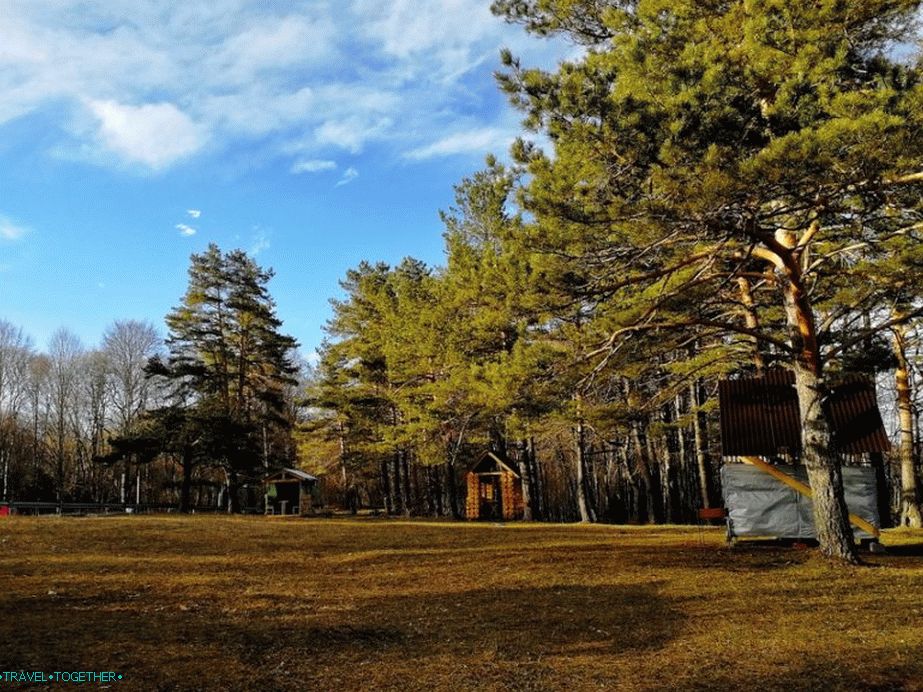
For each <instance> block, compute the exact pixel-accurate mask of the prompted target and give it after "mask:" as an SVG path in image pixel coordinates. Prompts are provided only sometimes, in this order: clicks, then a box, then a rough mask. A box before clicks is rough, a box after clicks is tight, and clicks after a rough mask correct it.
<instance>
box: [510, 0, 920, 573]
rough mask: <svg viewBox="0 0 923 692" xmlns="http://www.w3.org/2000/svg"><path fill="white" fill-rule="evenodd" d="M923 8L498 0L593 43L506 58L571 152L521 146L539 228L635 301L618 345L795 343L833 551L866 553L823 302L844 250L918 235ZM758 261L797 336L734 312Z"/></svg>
mask: <svg viewBox="0 0 923 692" xmlns="http://www.w3.org/2000/svg"><path fill="white" fill-rule="evenodd" d="M918 4H919V3H918V2H914V1H910V0H906V1H903V2H894V1H891V2H886V1H884V0H880V1H875V2H866V1H863V2H859V1H858V0H854V1H849V2H837V3H832V2H831V3H826V2H825V3H813V4H802V5H792V4H791V3H788V2H783V1H782V0H763V1H761V2H756V3H754V2H749V1H745V0H737V1H735V2H727V3H711V2H706V3H703V2H698V1H693V0H681V1H679V2H677V1H674V0H670V1H667V0H637V1H636V2H612V3H587V2H577V3H572V2H569V1H567V2H565V1H564V0H534V1H532V2H529V1H526V2H505V1H503V0H501V1H500V2H497V3H495V5H494V9H495V11H497V12H499V13H501V14H504V15H505V16H506V18H507V19H508V20H510V21H515V22H520V23H523V24H525V25H526V27H527V28H528V29H530V30H532V31H535V32H537V33H539V34H548V33H560V34H563V35H565V36H569V37H571V38H574V39H575V40H578V41H581V42H583V43H587V44H589V45H591V46H592V49H591V50H589V51H588V52H587V53H586V54H585V55H584V57H582V58H581V59H579V60H577V61H575V62H570V63H564V64H562V65H561V66H560V67H559V69H558V70H557V71H556V72H553V73H549V72H542V71H540V70H529V69H523V68H522V67H521V66H520V65H519V63H518V62H517V61H516V60H515V59H514V58H513V57H512V56H511V55H510V54H509V53H506V54H504V61H505V63H506V66H507V71H506V72H505V73H504V74H501V75H500V83H501V86H502V87H503V88H504V89H505V90H506V91H507V92H508V93H509V94H510V96H511V98H512V100H513V103H514V104H516V105H517V106H519V107H520V108H521V109H522V110H523V111H524V112H525V113H526V124H527V126H530V127H532V128H534V129H536V130H542V131H544V132H545V133H546V134H547V135H548V137H549V138H550V140H551V142H552V144H553V146H554V157H553V158H552V157H550V156H546V155H544V154H542V153H541V152H540V151H538V150H536V149H535V148H534V147H530V146H527V145H524V144H520V145H518V146H517V147H516V148H515V150H514V154H515V155H516V157H517V160H518V161H519V162H520V163H521V164H522V165H524V166H527V168H528V171H529V173H530V175H531V178H530V181H529V184H528V185H527V186H526V187H525V188H524V190H523V194H522V202H523V204H524V206H525V209H526V211H528V212H530V213H531V214H533V215H534V216H535V218H536V221H537V228H538V229H540V230H539V235H538V237H536V238H535V246H536V248H537V249H542V250H545V251H547V252H548V254H550V255H553V256H554V257H556V258H558V261H559V262H561V263H564V264H565V265H569V266H570V267H572V269H571V273H572V275H573V276H574V279H575V281H574V293H575V294H576V295H582V296H583V299H584V300H590V299H592V300H596V301H611V300H613V299H615V298H619V299H621V300H622V302H623V304H624V305H625V306H627V308H628V310H626V312H627V313H630V312H631V311H632V310H633V311H634V315H629V314H626V315H625V317H626V319H625V320H624V321H622V322H621V323H619V324H613V325H612V330H611V332H610V335H609V337H608V339H606V340H605V341H604V343H603V344H602V350H601V353H603V354H605V353H607V352H610V351H612V350H615V349H619V348H620V344H621V343H622V342H623V341H624V340H625V339H626V338H632V337H634V336H635V335H637V334H638V333H640V332H642V331H644V332H651V331H658V330H663V329H677V328H684V329H688V328H696V329H701V328H704V329H706V330H707V331H710V332H711V333H715V334H718V333H729V332H736V333H739V334H743V335H747V336H750V337H757V338H759V339H760V340H762V341H763V342H764V343H767V344H770V345H771V346H772V347H773V348H774V349H777V350H778V351H779V352H780V353H786V354H788V358H787V360H788V364H789V366H790V367H791V368H792V370H793V371H794V373H795V376H796V388H797V390H798V398H799V405H800V410H801V419H802V430H803V439H802V460H803V462H804V463H805V466H806V468H807V470H808V475H809V479H810V482H811V486H812V488H813V490H814V510H815V523H816V526H817V532H818V538H819V541H820V544H821V549H822V551H823V552H824V553H825V554H827V555H830V556H833V557H837V558H840V559H842V560H845V561H849V562H852V561H855V560H856V553H855V548H854V546H853V541H852V532H851V530H850V529H849V525H848V522H847V514H846V507H845V502H844V500H843V491H842V478H841V474H840V468H839V463H838V459H837V457H836V454H835V451H834V450H833V447H832V444H831V434H830V427H829V424H828V422H827V420H826V418H825V416H824V413H823V409H822V406H821V402H822V400H823V398H824V396H825V394H826V392H827V387H828V385H827V382H826V375H827V371H826V363H825V359H824V354H823V353H822V351H821V347H822V345H823V342H822V340H821V339H820V329H819V325H818V319H817V311H816V305H815V302H814V296H815V295H816V293H817V291H818V290H820V291H821V292H824V291H826V284H825V273H824V272H823V271H819V270H820V269H822V268H824V266H825V265H826V263H828V262H830V261H832V260H833V259H834V258H835V257H837V256H838V255H839V254H841V253H843V252H845V251H847V248H850V247H851V246H853V245H854V244H855V243H857V242H871V243H874V242H876V241H878V240H880V239H881V238H883V237H884V236H886V235H888V234H891V233H894V232H895V231H899V230H903V231H905V232H906V231H907V230H908V228H909V225H908V223H907V221H908V218H909V217H913V216H915V215H917V212H918V205H919V197H918V195H917V196H916V200H906V201H905V202H904V204H905V206H904V209H903V210H904V212H905V213H903V214H901V215H899V216H897V217H895V216H894V215H892V214H886V213H885V214H883V212H885V210H886V209H887V208H888V206H889V205H888V204H887V202H889V201H894V200H895V197H897V196H900V195H901V194H902V193H901V192H900V189H901V188H902V187H904V188H906V187H907V186H908V185H910V186H915V185H918V184H919V181H920V179H921V176H920V175H919V171H918V166H919V161H920V159H921V153H923V151H921V146H923V145H921V140H920V138H919V137H918V136H917V133H918V132H919V127H920V124H921V119H923V109H921V108H920V104H921V98H923V87H921V85H920V81H921V80H920V79H919V77H920V72H919V69H918V68H914V67H907V66H903V65H899V64H896V63H895V62H893V61H892V60H890V59H889V58H888V57H887V52H886V51H887V47H888V46H889V45H891V44H893V42H894V41H899V40H901V39H902V38H903V37H904V36H906V34H905V33H904V32H903V31H902V30H903V28H904V27H905V26H906V25H907V23H908V22H909V20H910V19H911V18H912V13H913V11H914V10H915V9H916V8H917V6H918ZM584 12H585V14H584V15H583V16H581V13H584ZM917 191H918V189H917ZM910 197H913V194H912V192H911V194H910ZM912 223H915V222H912ZM753 259H756V260H758V261H760V262H764V263H767V264H768V266H769V267H770V269H771V271H772V273H773V282H774V284H775V286H777V287H778V290H779V298H780V300H779V301H778V303H777V304H780V305H781V307H782V308H784V316H785V321H786V324H787V328H788V340H787V342H786V340H783V339H779V338H778V335H776V334H774V333H771V332H767V331H766V330H763V329H760V330H754V329H751V328H748V327H746V326H744V325H742V324H740V322H739V321H737V320H731V319H728V316H729V314H730V313H731V309H732V307H733V306H735V305H738V304H739V301H738V300H737V296H736V295H735V294H734V293H733V290H732V289H733V287H734V286H735V284H736V279H737V278H739V277H741V276H745V275H746V273H747V270H748V267H749V266H750V263H751V261H752V260H753ZM691 298H692V299H694V301H695V302H694V303H691V304H690V299H691ZM690 306H691V307H690Z"/></svg>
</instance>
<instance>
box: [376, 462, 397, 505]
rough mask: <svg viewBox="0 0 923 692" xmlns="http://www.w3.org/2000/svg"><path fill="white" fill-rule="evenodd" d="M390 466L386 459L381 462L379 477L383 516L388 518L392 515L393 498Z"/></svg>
mask: <svg viewBox="0 0 923 692" xmlns="http://www.w3.org/2000/svg"><path fill="white" fill-rule="evenodd" d="M389 466H390V464H389V462H388V460H387V459H384V460H382V462H381V465H380V468H379V475H380V476H381V479H380V482H381V500H382V503H383V504H384V506H385V514H387V515H388V516H389V517H390V516H391V515H392V514H393V513H394V498H393V496H392V493H391V479H390V478H389V475H390V474H389V472H388V467H389Z"/></svg>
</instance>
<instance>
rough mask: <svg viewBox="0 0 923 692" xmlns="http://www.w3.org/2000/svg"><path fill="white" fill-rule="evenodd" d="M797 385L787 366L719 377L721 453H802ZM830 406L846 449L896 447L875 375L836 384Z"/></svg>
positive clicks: (835, 430)
mask: <svg viewBox="0 0 923 692" xmlns="http://www.w3.org/2000/svg"><path fill="white" fill-rule="evenodd" d="M794 385H795V375H794V373H792V372H791V371H790V370H782V369H775V370H770V371H768V372H767V373H766V375H765V376H763V377H742V378H739V379H735V380H721V381H720V382H718V400H719V406H720V412H721V454H722V455H723V456H727V457H734V456H751V455H752V456H768V455H776V454H797V453H799V452H800V451H801V415H800V413H799V410H798V394H797V392H796V390H795V386H794ZM824 408H825V410H826V412H827V415H828V416H829V417H830V421H831V424H832V427H833V435H834V444H835V445H836V446H837V448H838V449H839V451H840V452H841V453H843V454H862V453H864V452H885V451H887V450H888V449H890V448H891V443H890V441H889V440H888V436H887V434H886V433H885V429H884V425H883V424H882V422H881V414H880V413H879V411H878V400H877V398H876V396H875V386H874V385H873V384H872V382H871V381H870V380H868V379H866V378H864V377H859V376H853V377H850V378H848V379H846V380H844V381H843V382H842V383H840V384H838V385H836V386H834V387H833V388H832V390H831V393H830V396H829V397H828V399H827V401H826V402H824Z"/></svg>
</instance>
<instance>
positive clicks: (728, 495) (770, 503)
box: [721, 464, 881, 539]
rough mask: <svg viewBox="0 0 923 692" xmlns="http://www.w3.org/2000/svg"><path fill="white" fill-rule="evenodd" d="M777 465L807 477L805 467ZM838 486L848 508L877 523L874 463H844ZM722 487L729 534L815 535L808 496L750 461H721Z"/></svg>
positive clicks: (862, 534)
mask: <svg viewBox="0 0 923 692" xmlns="http://www.w3.org/2000/svg"><path fill="white" fill-rule="evenodd" d="M776 468H777V469H779V470H780V471H783V472H785V473H787V474H788V475H789V476H792V477H793V478H795V479H797V480H799V481H801V482H802V483H804V484H807V483H808V478H807V474H806V473H805V470H804V467H801V466H777V467H776ZM843 486H844V488H845V490H846V504H847V505H848V506H849V511H850V513H851V514H855V515H856V516H859V517H862V518H863V519H865V520H866V521H868V522H869V523H870V524H872V525H873V526H875V527H880V526H881V522H880V521H879V518H878V508H877V505H876V502H875V469H872V468H868V467H857V466H849V467H843ZM721 487H722V492H723V494H724V506H725V507H726V508H727V510H728V533H729V535H730V536H732V537H736V536H767V537H768V536H772V537H775V538H814V537H815V532H814V518H813V516H812V514H811V512H812V511H813V510H812V507H811V504H812V503H811V499H810V498H807V497H805V496H804V495H802V494H801V493H799V492H797V491H796V490H794V489H792V488H789V487H788V486H787V485H785V484H784V483H782V482H781V481H778V480H776V479H775V478H773V477H772V476H770V475H769V474H768V473H764V472H763V471H760V470H759V469H758V468H756V467H755V466H750V465H749V464H725V465H724V466H723V467H722V468H721ZM853 529H854V532H855V536H856V538H857V539H862V538H872V536H870V535H869V534H867V533H866V532H865V531H862V530H860V529H857V528H855V527H853Z"/></svg>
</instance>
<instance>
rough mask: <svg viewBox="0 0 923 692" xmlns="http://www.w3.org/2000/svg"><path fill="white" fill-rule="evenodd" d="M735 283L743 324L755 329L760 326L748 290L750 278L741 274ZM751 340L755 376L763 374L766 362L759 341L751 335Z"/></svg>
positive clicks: (751, 294)
mask: <svg viewBox="0 0 923 692" xmlns="http://www.w3.org/2000/svg"><path fill="white" fill-rule="evenodd" d="M737 285H738V287H739V288H740V303H741V305H743V308H744V324H745V325H746V327H747V329H752V330H754V331H756V330H757V329H759V327H760V321H759V317H758V316H757V314H756V304H755V303H754V302H753V293H752V292H751V291H750V280H749V279H748V278H747V277H745V276H741V277H738V279H737ZM751 341H752V342H753V367H754V368H755V370H756V375H757V377H759V376H761V375H762V374H763V370H764V369H765V367H766V362H765V360H763V352H762V351H761V350H760V342H759V339H757V338H756V337H751Z"/></svg>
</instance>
